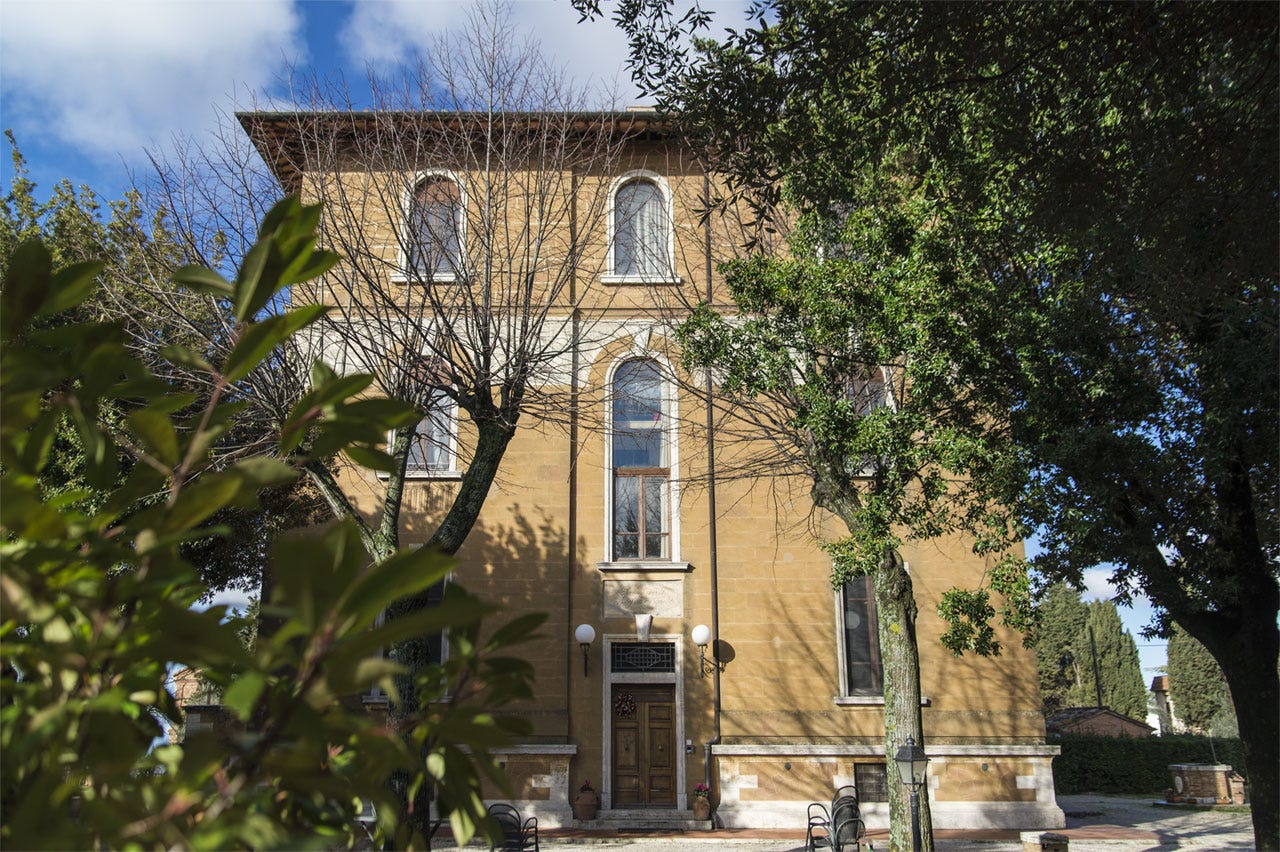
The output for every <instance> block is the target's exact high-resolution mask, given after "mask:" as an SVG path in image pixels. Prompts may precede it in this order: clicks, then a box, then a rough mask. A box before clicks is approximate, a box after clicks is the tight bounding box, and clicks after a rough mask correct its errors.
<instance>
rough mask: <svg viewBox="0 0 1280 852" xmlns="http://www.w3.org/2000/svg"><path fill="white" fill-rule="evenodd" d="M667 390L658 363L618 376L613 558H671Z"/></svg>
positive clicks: (633, 364) (626, 367) (625, 366)
mask: <svg viewBox="0 0 1280 852" xmlns="http://www.w3.org/2000/svg"><path fill="white" fill-rule="evenodd" d="M666 395H667V387H666V383H665V382H664V381H663V379H662V373H661V371H660V370H659V368H658V365H657V363H655V362H654V361H650V360H646V359H639V360H633V361H626V362H624V363H622V364H621V365H620V366H619V367H618V369H617V370H616V371H615V372H614V377H613V387H612V401H613V417H612V423H611V424H610V425H611V427H612V428H611V435H610V448H611V450H612V460H613V463H612V467H613V495H612V496H613V558H614V559H615V560H624V559H639V560H667V559H670V558H671V511H670V498H671V461H670V435H669V432H670V426H669V424H668V419H669V417H668V408H669V406H668V404H667V399H666Z"/></svg>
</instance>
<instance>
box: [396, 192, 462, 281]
mask: <svg viewBox="0 0 1280 852" xmlns="http://www.w3.org/2000/svg"><path fill="white" fill-rule="evenodd" d="M461 215H462V209H461V204H460V203H459V196H458V187H457V186H456V185H455V184H454V183H453V181H450V180H446V179H444V178H437V179H434V180H427V181H424V182H423V183H422V184H421V185H420V186H419V187H418V191H417V192H415V193H414V196H413V205H412V207H411V209H410V211H409V267H410V268H411V269H412V270H413V271H414V272H417V273H419V274H421V275H448V274H453V273H454V272H455V269H456V267H457V265H458V260H459V258H461V256H462V252H461V247H460V240H459V233H458V232H459V226H460V223H461Z"/></svg>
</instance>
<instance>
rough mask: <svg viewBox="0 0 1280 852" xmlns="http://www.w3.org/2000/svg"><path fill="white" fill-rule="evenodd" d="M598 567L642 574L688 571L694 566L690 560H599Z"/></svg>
mask: <svg viewBox="0 0 1280 852" xmlns="http://www.w3.org/2000/svg"><path fill="white" fill-rule="evenodd" d="M596 568H598V569H600V570H601V571H603V572H604V573H606V574H612V573H617V572H634V573H641V574H646V573H647V574H660V573H686V574H687V573H688V572H690V571H692V570H693V566H692V565H690V564H689V563H688V562H639V561H632V562H597V563H596Z"/></svg>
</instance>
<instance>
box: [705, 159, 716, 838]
mask: <svg viewBox="0 0 1280 852" xmlns="http://www.w3.org/2000/svg"><path fill="white" fill-rule="evenodd" d="M702 194H703V202H704V204H705V205H707V206H708V210H709V209H710V208H709V205H710V202H711V176H710V175H709V174H708V173H707V170H706V168H705V167H704V168H703V170H702ZM703 237H704V248H705V250H706V258H705V260H706V267H705V270H704V272H705V275H706V280H707V304H708V305H710V304H711V303H712V298H713V293H712V289H711V215H710V213H709V212H708V214H707V217H706V220H705V221H704V222H703ZM706 392H707V513H708V520H709V521H710V526H709V532H710V535H709V537H708V545H709V550H710V553H709V557H710V563H711V564H710V566H709V567H710V569H711V660H712V662H713V663H714V664H715V671H714V673H713V674H712V686H711V690H712V698H711V706H712V714H713V719H714V724H715V729H714V730H715V733H714V734H713V736H712V737H711V739H709V740H707V742H706V745H704V746H703V748H704V749H705V751H706V754H705V755H704V783H706V785H707V787H708V788H710V787H711V760H712V758H711V749H712V747H714V746H715V745H716V744H718V743H719V742H720V587H719V578H718V577H717V572H718V564H717V554H716V439H715V434H716V433H715V407H714V406H713V405H712V401H711V393H712V387H711V370H710V368H708V369H707V386H706ZM711 824H712V827H713V828H714V827H715V819H714V815H713V818H712V822H711Z"/></svg>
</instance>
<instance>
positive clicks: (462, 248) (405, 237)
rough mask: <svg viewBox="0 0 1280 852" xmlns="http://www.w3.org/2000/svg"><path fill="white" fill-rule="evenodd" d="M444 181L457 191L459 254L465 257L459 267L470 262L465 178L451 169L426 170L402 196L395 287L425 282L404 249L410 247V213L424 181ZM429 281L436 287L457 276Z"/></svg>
mask: <svg viewBox="0 0 1280 852" xmlns="http://www.w3.org/2000/svg"><path fill="white" fill-rule="evenodd" d="M437 177H442V178H444V179H445V180H448V181H450V182H452V183H453V185H454V186H456V187H457V188H458V201H459V205H458V252H459V253H460V254H461V255H462V256H461V257H459V258H458V265H459V266H464V265H465V263H466V258H467V208H468V206H469V199H468V197H467V186H466V184H465V183H464V182H463V180H462V178H460V177H458V173H457V172H455V171H453V170H452V169H423V170H422V171H419V172H415V173H414V175H413V179H412V180H410V181H409V184H408V186H406V187H405V189H404V191H403V192H402V193H401V194H400V228H399V230H400V239H399V241H398V245H397V246H396V268H395V271H394V272H392V273H391V281H392V283H395V284H403V283H405V282H408V281H418V280H424V279H423V278H422V276H420V275H418V274H416V273H415V272H414V271H413V270H412V269H410V268H409V256H408V255H407V254H406V253H405V247H406V246H407V245H409V240H410V239H411V238H412V235H411V234H410V233H409V211H410V208H411V206H412V204H413V195H414V193H415V192H417V191H418V187H419V186H421V185H422V183H423V181H426V180H428V179H429V178H437ZM425 280H429V281H430V282H431V283H433V284H451V283H453V282H454V281H457V280H458V276H457V274H456V273H453V272H447V273H442V274H440V275H432V276H431V277H430V278H429V279H425Z"/></svg>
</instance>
